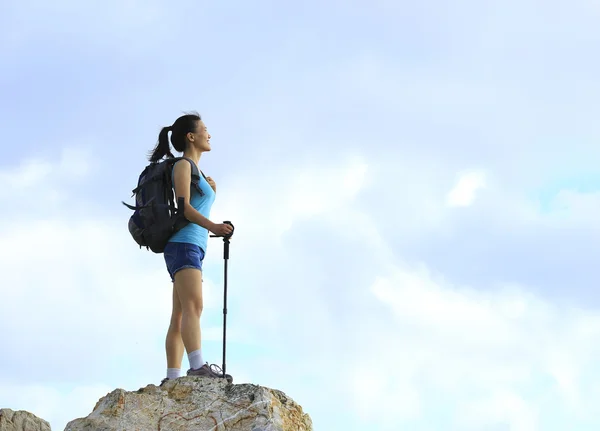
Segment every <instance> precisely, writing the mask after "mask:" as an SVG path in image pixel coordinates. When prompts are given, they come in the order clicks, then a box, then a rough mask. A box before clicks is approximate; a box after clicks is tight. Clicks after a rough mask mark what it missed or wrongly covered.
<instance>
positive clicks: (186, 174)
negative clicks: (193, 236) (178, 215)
mask: <svg viewBox="0 0 600 431" xmlns="http://www.w3.org/2000/svg"><path fill="white" fill-rule="evenodd" d="M173 181H174V183H175V196H176V199H177V201H178V200H179V198H183V199H184V206H183V215H184V217H185V218H186V219H188V220H189V221H191V222H192V223H196V224H197V225H200V226H202V227H203V228H205V229H208V230H209V231H210V232H214V230H215V224H214V223H213V222H211V221H210V220H209V219H207V218H206V217H204V216H203V215H202V214H200V213H199V212H198V211H197V210H196V208H194V207H193V206H192V205H191V204H190V184H191V182H192V167H191V166H190V164H189V163H188V162H187V161H185V160H182V161H181V162H177V163H175V167H174V168H173Z"/></svg>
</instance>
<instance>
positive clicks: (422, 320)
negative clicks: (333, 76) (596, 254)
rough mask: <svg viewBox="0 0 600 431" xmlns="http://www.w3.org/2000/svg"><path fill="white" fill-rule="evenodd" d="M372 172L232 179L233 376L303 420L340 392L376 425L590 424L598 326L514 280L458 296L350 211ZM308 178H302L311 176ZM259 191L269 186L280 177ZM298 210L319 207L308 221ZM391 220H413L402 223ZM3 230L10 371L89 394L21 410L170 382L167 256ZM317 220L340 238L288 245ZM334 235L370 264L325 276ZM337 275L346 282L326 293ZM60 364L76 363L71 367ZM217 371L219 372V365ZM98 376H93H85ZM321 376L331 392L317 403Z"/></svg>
mask: <svg viewBox="0 0 600 431" xmlns="http://www.w3.org/2000/svg"><path fill="white" fill-rule="evenodd" d="M47 166H48V169H47V170H48V171H55V170H56V166H55V165H53V164H52V163H50V164H48V165H47ZM368 166H370V164H369V163H367V161H366V160H365V159H363V158H360V157H356V158H349V159H345V160H343V161H341V162H340V163H338V164H337V165H333V166H332V165H331V164H329V165H321V166H318V165H317V166H315V165H313V166H312V167H311V168H306V169H301V167H298V168H297V170H293V169H288V170H287V171H286V172H283V171H282V172H280V174H281V176H280V177H279V178H278V182H277V183H276V184H273V188H272V189H271V190H270V191H269V192H266V191H264V192H263V193H257V194H249V193H248V189H247V183H246V182H243V181H240V182H236V181H233V183H234V185H233V187H229V190H225V191H224V192H223V194H221V196H220V201H219V202H218V205H217V206H216V208H218V211H219V213H221V214H223V215H226V217H227V218H231V219H232V220H233V221H234V222H236V223H238V228H239V230H238V231H236V236H235V238H234V240H233V241H232V261H231V263H230V283H231V285H230V298H229V300H230V315H229V318H228V340H229V341H230V343H232V344H230V345H229V349H228V352H229V353H228V370H230V371H232V372H233V371H234V370H235V374H236V382H238V381H240V379H246V381H251V382H253V383H259V384H266V385H271V384H272V385H273V386H274V387H277V388H280V389H283V390H285V391H286V392H287V393H288V394H289V395H290V396H292V397H293V398H295V399H298V400H299V401H302V404H303V406H304V407H305V409H306V410H307V411H308V412H309V413H311V410H313V411H318V409H320V408H322V407H320V405H321V404H322V402H323V400H327V399H332V398H335V397H340V399H344V400H346V401H349V402H352V403H353V406H354V407H355V411H356V414H357V416H356V421H357V423H358V422H361V423H369V424H371V426H372V427H373V429H397V427H398V424H410V423H422V421H424V420H426V418H428V417H431V416H434V417H437V415H438V414H439V415H440V417H443V418H444V419H443V420H444V423H445V424H447V425H448V429H457V430H458V429H460V430H466V429H482V428H485V429H495V428H494V427H497V428H498V429H503V428H502V427H504V428H509V429H516V430H530V429H531V430H535V429H547V428H545V427H544V424H545V423H546V422H544V421H545V420H547V419H545V418H544V417H542V413H543V412H544V411H546V410H547V409H551V411H553V412H556V414H564V415H568V416H573V417H575V418H577V419H578V420H593V417H592V416H591V415H592V412H593V411H594V409H595V406H594V405H593V401H592V400H593V399H594V396H595V395H597V392H595V391H596V389H594V387H593V386H594V385H593V384H590V382H592V383H593V382H594V381H596V380H594V379H596V378H597V376H598V374H599V371H600V370H597V368H596V367H595V363H597V362H598V360H600V351H598V349H595V348H594V346H595V345H597V344H598V341H600V316H598V315H597V314H596V313H591V312H583V311H580V310H573V309H569V308H562V307H558V306H555V305H554V304H552V303H551V302H548V301H547V300H545V299H543V298H540V297H536V296H534V295H532V294H531V293H530V292H528V290H527V288H526V287H524V286H520V285H518V284H511V285H508V284H500V285H495V286H461V285H456V284H455V283H453V282H452V280H448V279H446V278H445V277H444V276H443V275H440V274H436V273H435V271H433V270H432V269H431V268H429V267H428V266H427V265H426V264H425V263H423V264H417V263H414V262H413V263H405V262H404V261H403V260H402V258H401V257H398V256H397V252H396V251H395V249H394V248H393V247H392V246H391V245H390V243H389V242H388V238H387V236H386V232H385V231H382V229H381V228H380V226H378V225H377V224H376V223H375V222H374V221H373V218H372V214H371V209H370V208H369V207H366V208H361V207H359V206H357V205H355V204H356V200H357V197H358V196H359V195H358V192H360V191H361V190H363V188H364V187H365V186H366V184H367V183H368V182H369V181H370V175H371V171H370V170H369V169H368ZM297 172H304V174H303V175H302V176H301V179H300V180H298V179H297V177H296V173H297ZM367 172H369V175H367ZM254 181H256V183H257V184H266V183H267V182H268V176H267V174H265V176H264V178H261V177H260V175H256V176H255V177H254ZM59 190H60V189H59ZM63 192H64V193H68V191H63ZM436 193H437V192H436ZM224 195H225V196H224ZM440 196H443V194H440ZM400 197H402V196H400ZM299 202H312V204H311V205H310V206H309V209H308V210H307V209H306V208H305V207H303V206H301V205H299V204H298V203H299ZM219 213H215V217H221V214H219ZM9 215H10V214H9ZM389 216H390V217H392V218H394V219H395V220H396V221H397V222H398V223H402V222H403V218H402V217H403V214H402V211H397V210H396V211H394V212H392V213H390V214H389ZM9 219H10V220H11V221H10V223H8V224H4V225H2V230H0V241H1V242H2V244H3V247H2V248H0V290H1V293H2V295H3V299H4V301H3V302H2V303H0V326H1V327H2V328H9V330H8V331H7V333H9V334H10V336H9V337H8V338H7V339H6V340H5V345H6V346H7V352H8V355H12V356H5V357H4V359H3V360H4V361H11V362H9V364H13V365H12V366H13V367H14V366H15V365H14V364H16V363H19V364H20V365H23V366H24V367H29V366H30V364H33V362H32V359H30V358H35V354H36V349H42V350H44V351H45V352H46V353H47V354H46V357H45V358H44V360H45V365H46V366H48V367H52V369H54V370H55V372H56V373H57V375H67V376H69V375H71V376H76V377H75V379H78V380H85V381H84V382H83V384H85V385H91V386H92V387H93V388H92V389H90V390H89V391H87V392H86V393H87V394H88V395H89V396H88V398H87V399H86V401H85V403H83V401H82V404H81V406H82V407H81V411H83V413H74V414H73V413H72V411H71V410H70V409H69V411H65V412H64V414H63V413H62V412H61V415H63V416H61V417H60V418H58V419H52V418H56V417H57V416H52V415H56V413H51V412H49V411H48V408H47V409H46V410H43V409H41V407H38V404H37V401H36V402H31V403H29V402H28V404H27V406H23V407H20V408H25V409H30V410H35V411H34V413H36V414H39V415H40V416H41V417H44V418H45V419H47V420H51V419H52V420H53V421H54V423H59V422H60V421H62V420H63V418H64V417H68V418H69V419H73V418H74V417H76V416H78V415H85V414H87V413H89V411H91V408H92V407H93V404H94V403H95V401H97V398H96V397H99V395H100V396H101V395H103V394H101V392H103V391H104V392H106V390H105V388H106V387H105V386H103V385H104V384H108V382H111V384H110V385H111V386H112V382H113V381H118V382H120V383H119V386H126V385H124V384H121V383H123V382H127V385H135V384H137V383H138V382H141V381H143V382H144V383H143V384H146V383H147V380H152V379H154V380H156V381H158V379H159V378H161V377H162V375H158V376H156V374H157V373H162V372H163V371H164V370H163V368H164V366H163V365H164V352H163V350H162V349H163V347H162V342H163V339H164V332H165V330H166V326H167V324H168V318H169V313H170V308H171V285H170V282H169V281H168V276H167V273H166V270H165V269H164V263H163V261H162V256H160V255H153V254H151V253H148V252H145V251H140V250H139V248H138V247H137V246H136V245H135V244H134V243H133V240H132V239H131V238H130V237H129V236H128V233H127V230H126V224H125V222H124V220H123V216H120V217H119V218H118V219H115V220H112V219H88V220H85V219H80V220H67V219H61V218H50V219H46V218H45V219H43V220H33V221H31V220H30V221H28V222H27V223H26V224H23V223H21V222H19V221H18V220H16V219H11V218H10V217H9ZM281 220H284V221H285V224H281ZM307 220H308V221H310V222H311V223H313V222H318V225H319V226H322V227H323V228H324V229H325V230H327V231H329V232H330V235H329V236H327V237H323V238H321V237H320V236H315V237H314V238H313V239H312V241H311V242H310V247H309V248H308V249H302V250H292V249H291V248H290V242H289V241H290V240H289V237H290V235H291V236H294V235H302V232H303V231H302V228H303V226H304V225H303V222H305V221H307ZM282 226H285V227H287V228H288V230H287V231H283V229H282ZM311 226H312V224H311ZM356 226H361V228H360V229H356ZM283 234H285V235H283ZM286 235H287V236H286ZM340 238H341V239H343V241H347V240H350V239H351V240H352V241H353V244H356V246H357V250H356V251H357V253H359V254H360V256H361V258H360V262H361V265H360V266H359V267H354V266H351V265H349V264H347V263H346V262H344V261H342V262H340V261H338V260H337V259H336V258H335V256H333V257H332V258H331V259H328V261H327V265H324V266H323V267H315V265H314V262H316V261H317V260H318V259H314V256H318V254H317V255H315V253H317V252H315V250H321V249H323V250H324V249H325V248H326V247H327V246H329V245H330V244H332V243H335V244H337V243H336V242H335V241H338V240H340ZM219 242H220V241H219ZM221 247H222V246H221V245H220V244H219V245H217V244H216V243H212V245H211V249H210V250H211V252H209V255H208V257H207V260H206V267H205V268H207V269H206V271H205V289H206V290H205V292H206V294H205V297H206V299H207V301H206V305H207V310H206V313H208V314H209V317H208V318H207V319H205V320H203V333H204V335H205V340H211V341H218V342H219V343H215V344H218V352H219V353H220V347H221V345H220V340H221V327H220V325H221V323H222V314H221V301H222V284H221V283H222V279H221V274H222V264H223V262H222V254H221ZM332 248H334V247H332ZM329 257H331V256H329ZM309 262H310V264H309ZM32 265H33V266H32ZM32 268H35V269H34V270H32ZM346 273H351V274H353V275H352V276H348V277H345V275H346ZM332 274H333V275H335V277H334V278H339V279H340V281H338V282H334V283H332V282H331V280H332V278H328V277H331V275H332ZM356 280H358V281H356ZM360 280H367V281H366V282H365V281H360ZM368 280H370V281H368ZM282 283H283V285H282ZM336 283H337V284H336ZM23 309H35V310H38V311H37V312H36V313H32V314H31V315H30V316H29V317H28V319H27V321H26V322H24V323H23V324H19V325H15V324H14V322H23V321H22V319H20V316H21V314H22V311H21V310H23ZM203 319H204V317H203ZM73 322H76V324H74V323H73ZM57 334H60V335H57ZM32 339H38V340H39V342H38V343H36V344H35V346H34V347H35V349H33V348H32V346H31V345H30V343H24V342H22V341H20V342H17V341H16V340H32ZM92 339H93V342H92V341H90V340H92ZM157 340H158V341H157ZM57 344H59V345H60V346H61V348H60V349H59V350H57V348H56V347H55V346H56V345H57ZM82 346H85V354H84V355H82V354H81V350H82ZM240 346H243V347H240ZM245 348H248V349H249V351H248V353H246V352H245V351H244V349H245ZM8 349H10V351H9V350H8ZM236 349H237V353H233V352H236ZM252 349H254V351H252ZM15 351H16V353H15ZM256 352H258V353H256ZM15 355H20V356H19V357H18V358H19V359H18V360H15V359H14V357H16V356H15ZM65 356H67V357H77V358H79V360H80V362H77V363H75V364H68V366H67V365H65V364H64V363H63V361H64V357H65ZM7 358H8V359H7ZM10 358H13V359H10ZM124 358H129V359H127V360H128V361H130V362H128V364H129V363H131V362H133V363H134V364H137V363H138V362H140V361H141V360H142V359H143V360H144V362H145V363H144V364H141V363H140V365H139V368H140V369H141V370H137V369H134V370H130V369H128V370H127V374H129V373H132V374H134V376H133V377H131V378H126V377H124V376H123V374H125V372H124V369H122V367H127V366H128V365H125V366H123V365H118V366H114V367H110V366H107V365H105V364H106V363H116V362H118V363H119V364H122V362H123V361H124V360H125V359H124ZM207 359H208V360H210V361H211V362H216V363H218V362H219V361H220V356H216V355H215V357H214V358H213V357H210V358H207ZM184 360H185V359H184ZM90 368H92V369H94V370H95V372H94V375H93V376H87V375H86V374H85V373H87V371H86V370H89V369H90ZM290 368H293V369H294V375H293V376H290V374H289V370H290ZM82 370H83V371H82ZM115 370H116V371H115ZM115 373H116V374H115ZM121 373H123V374H121ZM153 376H156V378H154V377H153ZM8 377H10V376H9V375H4V380H5V381H6V380H7V379H8ZM1 379H2V374H0V380H1ZM94 379H98V380H99V381H96V380H94ZM310 379H314V381H319V382H321V383H322V382H323V381H328V382H333V383H332V384H331V385H328V386H330V387H327V388H324V389H323V390H322V391H320V392H319V393H315V390H314V386H313V385H312V384H309V383H307V382H308V381H309V380H310ZM310 381H313V380H310ZM51 385H52V383H47V384H43V385H42V384H40V385H38V386H39V387H37V389H36V388H34V387H33V386H31V385H29V386H27V385H25V387H24V388H23V389H22V392H21V393H23V394H31V396H32V398H31V399H32V400H36V399H43V398H44V397H46V398H47V399H56V400H58V399H61V400H62V399H64V397H65V395H63V392H61V393H60V394H59V393H58V392H57V390H56V389H53V386H51ZM95 385H99V386H95ZM36 394H37V395H36ZM40 394H42V395H40ZM23 397H25V395H23ZM61 397H62V398H61ZM90 399H93V402H92V401H91V400H90ZM6 402H10V400H8V401H7V399H5V398H2V397H0V403H6ZM54 403H55V404H56V403H58V401H56V402H54ZM61 403H62V401H61ZM21 404H24V403H21ZM50 404H51V405H55V404H52V402H51V403H50ZM50 404H49V405H50ZM84 404H85V406H84ZM61 405H62V404H61ZM9 407H11V408H12V406H9ZM444 415H447V417H446V416H444ZM53 425H54V424H53ZM433 429H436V428H435V427H433Z"/></svg>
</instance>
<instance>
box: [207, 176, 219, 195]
mask: <svg viewBox="0 0 600 431" xmlns="http://www.w3.org/2000/svg"><path fill="white" fill-rule="evenodd" d="M206 181H207V182H208V184H209V185H210V187H211V188H212V189H213V191H214V192H215V193H216V192H217V185H216V184H215V180H213V179H212V177H206Z"/></svg>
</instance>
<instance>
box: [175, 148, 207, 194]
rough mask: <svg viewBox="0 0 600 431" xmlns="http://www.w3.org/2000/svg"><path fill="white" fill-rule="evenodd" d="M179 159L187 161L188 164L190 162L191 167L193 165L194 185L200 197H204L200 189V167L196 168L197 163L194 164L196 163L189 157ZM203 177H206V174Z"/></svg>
mask: <svg viewBox="0 0 600 431" xmlns="http://www.w3.org/2000/svg"><path fill="white" fill-rule="evenodd" d="M179 158H180V159H186V160H187V161H188V162H190V165H192V185H193V186H194V187H195V188H196V190H198V193H200V196H204V192H203V191H202V189H201V188H200V170H199V169H198V166H196V163H194V161H193V160H192V159H190V158H188V157H179ZM202 176H203V177H204V173H202ZM204 179H206V177H204Z"/></svg>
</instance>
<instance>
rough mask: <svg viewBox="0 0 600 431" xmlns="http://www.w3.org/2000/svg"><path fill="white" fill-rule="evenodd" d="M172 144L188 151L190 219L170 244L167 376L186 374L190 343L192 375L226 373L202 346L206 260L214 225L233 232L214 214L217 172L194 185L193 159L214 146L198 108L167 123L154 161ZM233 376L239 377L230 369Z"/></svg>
mask: <svg viewBox="0 0 600 431" xmlns="http://www.w3.org/2000/svg"><path fill="white" fill-rule="evenodd" d="M169 132H170V133H171V144H172V145H173V147H174V148H175V150H177V151H178V152H180V153H183V157H186V158H187V159H189V160H186V159H182V160H179V161H178V162H176V163H175V165H174V167H173V172H172V178H173V186H174V190H175V196H176V198H175V200H176V201H178V200H179V199H180V198H183V199H184V211H183V214H184V217H185V218H186V219H187V220H189V222H190V223H188V224H187V225H186V226H185V227H183V228H182V229H180V230H178V231H177V232H175V233H174V234H173V235H172V236H171V237H170V238H169V240H168V242H167V245H166V246H165V249H164V252H163V253H164V258H165V263H166V266H167V270H168V272H169V275H170V277H171V281H172V283H173V311H172V313H171V323H170V325H169V330H168V331H167V337H166V341H165V348H166V353H167V377H166V378H165V379H163V380H162V382H161V385H162V384H164V383H165V382H166V381H168V380H171V379H175V378H178V377H180V374H181V361H182V359H183V351H184V348H185V350H186V351H187V355H188V359H189V362H190V369H189V370H188V371H187V375H188V376H205V377H219V378H223V371H222V370H221V368H220V367H219V366H218V365H215V364H211V365H209V364H208V362H206V363H205V362H204V359H203V357H202V348H201V335H200V334H201V331H200V315H201V314H202V281H203V280H202V261H203V259H204V256H205V252H206V246H207V242H208V231H210V232H212V233H213V234H215V235H218V236H226V235H229V234H231V233H232V227H231V226H230V225H228V224H219V223H213V222H212V221H210V220H209V216H210V209H211V206H212V204H213V202H214V200H215V192H216V184H215V182H214V180H213V179H212V178H211V177H204V174H202V175H200V180H199V182H198V188H199V189H200V190H198V189H197V188H196V187H194V186H192V185H191V184H192V166H191V162H193V163H195V164H196V166H198V163H199V161H200V156H201V155H202V153H204V152H206V151H210V150H211V147H210V134H209V133H208V131H207V128H206V125H205V124H204V122H203V121H202V119H201V118H200V115H198V114H196V113H192V114H186V115H183V116H181V117H179V118H178V119H177V120H176V121H175V123H173V125H172V126H169V127H164V128H163V129H162V130H161V131H160V134H159V135H158V143H157V145H156V147H155V148H154V150H153V151H152V153H151V156H150V162H157V161H159V160H161V159H162V158H163V157H165V156H167V157H168V158H172V157H174V156H173V154H172V153H171V150H170V146H169ZM225 377H226V378H227V381H228V382H229V383H231V382H232V381H233V378H232V377H231V376H230V375H229V374H227V375H226V376H225Z"/></svg>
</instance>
